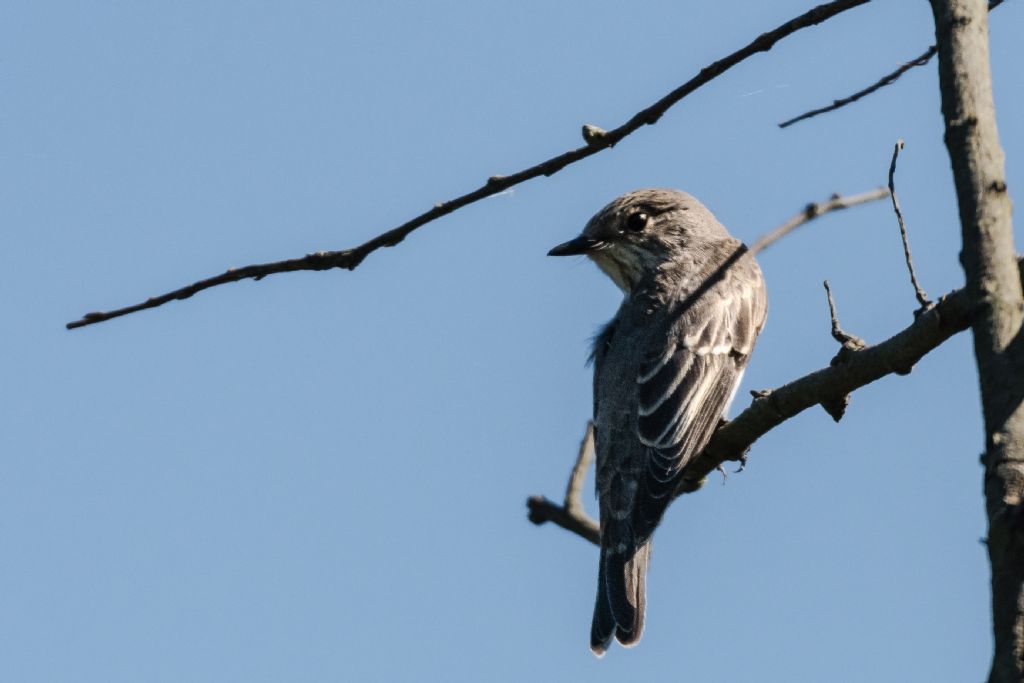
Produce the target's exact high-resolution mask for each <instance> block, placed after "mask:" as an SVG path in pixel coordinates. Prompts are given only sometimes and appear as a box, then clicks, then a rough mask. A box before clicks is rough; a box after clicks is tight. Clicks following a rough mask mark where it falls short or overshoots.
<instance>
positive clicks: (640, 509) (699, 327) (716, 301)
mask: <svg viewBox="0 0 1024 683" xmlns="http://www.w3.org/2000/svg"><path fill="white" fill-rule="evenodd" d="M745 265H746V264H745V263H743V262H740V263H738V264H736V269H737V272H735V273H733V274H729V275H727V276H726V278H725V279H726V282H723V283H722V284H723V285H724V286H719V287H713V288H711V289H709V290H708V291H707V292H705V294H704V295H703V296H701V297H699V298H698V299H697V300H696V301H695V302H693V303H692V304H690V305H689V306H688V307H687V309H686V310H684V311H683V312H682V314H681V315H680V317H679V319H678V321H677V323H676V325H674V326H673V328H672V330H671V331H670V332H669V333H668V337H667V339H665V340H663V343H661V344H659V346H660V352H658V353H655V354H651V355H650V356H649V357H648V358H646V359H645V360H644V362H642V363H641V365H640V371H639V375H638V377H637V383H638V384H639V386H638V396H639V401H638V410H637V413H638V419H637V437H638V439H639V441H640V443H641V444H643V445H644V446H645V447H646V448H645V449H644V452H645V454H646V457H645V460H646V462H645V468H644V469H645V471H644V473H643V475H642V477H641V481H640V482H639V484H640V485H639V487H638V490H637V491H636V497H635V498H634V500H633V503H634V510H633V514H632V515H631V517H632V519H633V524H634V532H635V533H637V534H639V535H641V536H644V535H646V533H649V532H650V531H653V529H654V526H656V525H657V523H658V522H659V521H660V519H661V515H662V514H663V513H664V510H665V508H666V507H667V505H668V503H669V502H670V501H671V497H672V496H671V494H672V492H673V491H674V489H675V487H676V484H677V483H678V480H679V475H680V473H681V472H682V470H683V468H685V467H686V465H687V464H688V463H689V462H690V461H691V460H692V459H693V458H694V457H696V456H697V455H699V454H700V452H701V451H702V450H703V449H704V447H705V446H706V445H707V443H708V441H709V440H710V438H711V435H712V434H713V433H714V430H715V427H716V426H717V425H718V421H719V419H720V418H721V417H722V414H723V413H724V411H725V408H726V406H727V405H728V403H729V400H730V399H731V398H732V395H733V393H734V391H735V390H736V385H737V384H738V383H739V380H740V376H741V375H742V372H743V369H744V367H745V366H746V364H747V359H748V358H749V355H750V352H751V351H752V350H753V346H754V340H755V339H756V337H757V335H758V333H759V332H760V330H761V327H762V326H763V325H764V318H765V313H766V298H765V292H764V284H763V281H762V279H761V277H760V273H759V272H758V271H757V270H756V266H753V267H751V268H749V269H747V268H744V266H745Z"/></svg>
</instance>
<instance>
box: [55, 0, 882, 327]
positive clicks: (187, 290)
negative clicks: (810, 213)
mask: <svg viewBox="0 0 1024 683" xmlns="http://www.w3.org/2000/svg"><path fill="white" fill-rule="evenodd" d="M867 2H868V0H833V2H826V3H824V4H822V5H819V6H817V7H815V8H813V9H811V10H809V11H807V12H805V13H804V14H801V15H800V16H798V17H796V18H794V19H791V20H789V21H787V22H786V23H784V24H782V25H780V26H779V27H777V28H775V29H772V30H771V31H768V32H766V33H763V34H761V35H760V36H758V37H757V38H756V39H755V40H753V41H752V42H750V43H748V44H747V45H746V46H744V47H742V48H740V49H739V50H737V51H735V52H733V53H732V54H730V55H728V56H726V57H723V58H722V59H720V60H718V61H717V62H714V63H712V64H709V65H708V66H706V67H704V68H703V69H701V70H700V72H699V73H698V74H697V75H696V76H694V77H693V78H691V79H690V80H688V81H687V82H686V83H683V84H682V85H680V86H679V87H678V88H676V89H675V90H673V91H672V92H670V93H669V94H667V95H665V96H664V97H662V98H661V99H660V100H658V101H657V102H655V103H654V104H652V105H651V106H649V107H647V108H646V109H643V110H641V111H639V112H637V113H636V114H634V115H633V117H632V118H630V119H629V120H628V121H627V122H626V123H624V124H622V125H621V126H619V127H618V128H613V129H611V130H608V131H604V130H601V129H600V128H597V127H596V126H589V125H588V126H584V130H583V137H584V140H585V141H586V143H587V144H586V145H585V146H583V147H578V148H576V149H573V150H570V151H568V152H564V153H563V154H559V155H558V156H555V157H552V158H550V159H548V160H546V161H542V162H540V163H539V164H536V165H534V166H531V167H529V168H527V169H524V170H522V171H518V172H516V173H513V174H511V175H504V176H492V177H491V178H489V179H488V180H487V182H486V183H484V184H483V185H481V186H480V187H478V188H477V189H475V190H473V191H472V192H469V193H466V194H464V195H461V196H459V197H455V198H454V199H450V200H448V201H445V202H441V203H440V204H435V205H434V207H433V208H431V209H430V210H429V211H425V212H424V213H422V214H420V215H419V216H416V217H415V218H413V219H411V220H409V221H407V222H405V223H403V224H402V225H399V226H398V227H396V228H392V229H391V230H388V231H387V232H384V233H382V234H380V235H378V236H376V237H374V238H373V239H371V240H369V241H368V242H365V243H363V244H361V245H359V246H358V247H354V248H352V249H344V250H341V251H320V252H316V253H315V254H308V255H306V256H303V257H300V258H293V259H289V260H286V261H276V262H273V263H260V264H255V265H251V266H245V267H243V268H232V269H230V270H228V271H226V272H224V273H221V274H220V275H216V276H214V277H210V278H207V279H205V280H199V281H198V282H194V283H192V284H190V285H187V286H185V287H181V288H179V289H176V290H174V291H172V292H167V293H166V294H161V295H159V296H154V297H151V298H149V299H147V300H146V301H143V302H142V303H138V304H135V305H133V306H127V307H125V308H119V309H116V310H112V311H105V312H101V311H94V312H92V313H86V314H85V315H84V316H83V317H82V318H81V319H79V320H75V321H73V322H70V323H68V324H67V328H68V329H69V330H71V329H75V328H78V327H84V326H86V325H93V324H95V323H98V322H103V321H104V320H111V319H112V318H118V317H121V316H123V315H128V314H129V313H134V312H136V311H141V310H145V309H148V308H156V307H157V306H162V305H164V304H166V303H168V302H170V301H174V300H176V299H187V298H189V297H191V296H193V295H194V294H197V293H198V292H201V291H203V290H205V289H210V288H211V287H216V286H218V285H223V284H227V283H229V282H238V281H240V280H246V279H250V278H251V279H253V280H261V279H263V278H265V277H266V276H268V275H274V274H277V273H290V272H294V271H297V270H329V269H331V268H344V269H346V270H353V269H355V268H356V267H357V266H359V264H360V263H362V262H363V259H365V258H366V257H367V256H369V255H370V254H372V253H373V252H375V251H377V250H378V249H380V248H382V247H393V246H395V245H397V244H399V243H400V242H401V241H402V240H404V239H405V238H406V237H408V236H409V234H410V233H412V232H413V231H414V230H416V229H417V228H420V227H422V226H424V225H426V224H427V223H430V222H431V221H434V220H437V219H438V218H441V217H442V216H446V215H448V214H450V213H452V212H453V211H455V210H457V209H461V208H462V207H464V206H467V205H468V204H472V203H473V202H477V201H479V200H481V199H484V198H485V197H490V196H492V195H495V194H498V193H499V192H504V191H505V190H507V189H509V188H510V187H513V186H515V185H519V184H520V183H523V182H526V181H527V180H531V179H533V178H536V177H538V176H542V175H544V176H550V175H554V174H555V173H557V172H558V171H560V170H562V169H563V168H565V167H566V166H568V165H570V164H573V163H576V162H577V161H580V160H582V159H586V158H587V157H590V156H593V155H594V154H597V153H598V152H600V151H603V150H605V149H609V148H611V147H614V146H615V145H616V144H617V143H618V142H619V141H621V140H622V139H623V138H625V137H626V136H628V135H630V134H632V133H635V132H636V131H637V130H639V129H640V128H642V127H643V126H647V125H653V124H655V123H657V122H658V119H660V118H661V117H662V116H663V115H664V114H665V112H667V111H668V110H669V109H671V108H672V107H673V106H675V105H676V104H677V103H678V102H679V101H680V100H682V99H683V98H684V97H686V96H687V95H689V94H691V93H693V92H694V91H695V90H697V89H698V88H700V87H701V86H703V85H705V84H707V83H709V82H710V81H712V80H714V79H715V78H717V77H718V76H721V75H722V74H723V73H725V72H726V71H728V70H729V69H731V68H732V67H734V66H736V65H737V64H739V63H740V62H742V61H744V60H745V59H747V58H748V57H752V56H753V55H755V54H757V53H759V52H767V51H768V50H770V49H772V47H774V45H775V44H776V43H777V42H779V41H780V40H782V39H783V38H785V37H786V36H789V35H791V34H793V33H795V32H797V31H799V30H800V29H803V28H807V27H809V26H814V25H817V24H820V23H821V22H823V21H825V20H827V19H830V18H832V17H834V16H835V15H837V14H839V13H841V12H845V11H846V10H848V9H852V8H854V7H857V6H858V5H863V4H865V3H867Z"/></svg>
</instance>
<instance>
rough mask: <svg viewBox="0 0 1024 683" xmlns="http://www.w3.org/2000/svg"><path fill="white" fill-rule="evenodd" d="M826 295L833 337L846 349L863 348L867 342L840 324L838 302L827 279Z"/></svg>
mask: <svg viewBox="0 0 1024 683" xmlns="http://www.w3.org/2000/svg"><path fill="white" fill-rule="evenodd" d="M824 285H825V296H826V297H827V298H828V313H829V316H830V317H831V318H832V338H833V339H835V340H836V341H837V342H839V343H840V344H842V345H843V348H844V349H850V350H852V351H856V350H858V349H863V348H864V347H865V346H867V344H866V343H865V342H864V340H863V339H861V338H860V337H858V336H856V335H853V334H850V333H849V332H844V331H843V328H842V327H840V326H839V316H838V315H837V314H836V302H835V300H834V299H833V298H832V288H831V287H829V285H828V280H825V282H824Z"/></svg>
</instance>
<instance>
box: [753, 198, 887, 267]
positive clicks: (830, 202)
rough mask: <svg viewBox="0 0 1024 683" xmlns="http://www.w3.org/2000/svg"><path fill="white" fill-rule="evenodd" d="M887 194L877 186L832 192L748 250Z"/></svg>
mask: <svg viewBox="0 0 1024 683" xmlns="http://www.w3.org/2000/svg"><path fill="white" fill-rule="evenodd" d="M888 196H889V190H887V189H886V188H884V187H879V188H877V189H874V190H871V191H869V192H862V193H861V194H855V195H850V196H849V197H842V196H840V195H838V194H834V195H832V196H831V197H829V198H828V199H827V200H826V201H824V202H812V203H810V204H808V205H807V206H806V207H804V210H803V211H801V212H800V213H798V214H796V215H794V216H793V217H792V218H790V219H789V220H788V221H786V222H785V223H783V224H782V225H780V226H779V227H777V228H775V229H774V230H771V231H770V232H767V233H765V234H764V235H761V237H759V238H758V239H757V241H756V242H754V244H753V246H751V247H750V250H751V251H752V252H754V253H755V254H757V253H759V252H762V251H764V250H765V249H767V248H768V247H770V246H771V245H772V244H774V243H775V242H777V241H778V240H780V239H781V238H783V237H785V236H786V235H788V234H789V233H791V232H793V231H794V230H796V229H797V228H799V227H800V226H801V225H803V224H805V223H809V222H810V221H812V220H814V219H815V218H818V217H819V216H823V215H825V214H826V213H831V212H832V211H840V210H842V209H848V208H850V207H851V206H857V205H858V204H867V203H868V202H874V201H878V200H879V199H885V198H886V197H888Z"/></svg>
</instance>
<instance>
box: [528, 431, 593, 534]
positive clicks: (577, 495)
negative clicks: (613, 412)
mask: <svg viewBox="0 0 1024 683" xmlns="http://www.w3.org/2000/svg"><path fill="white" fill-rule="evenodd" d="M593 461H594V423H593V422H591V421H589V420H588V421H587V431H586V433H585V434H584V435H583V440H582V441H581V442H580V450H579V454H578V455H577V456H576V464H575V465H573V468H572V473H571V474H570V475H569V485H568V486H567V487H566V489H565V500H564V501H563V502H562V504H561V505H558V504H556V503H552V502H551V501H549V500H548V499H547V498H545V497H544V496H533V497H532V498H530V499H529V500H527V501H526V506H527V507H528V508H529V509H530V513H529V519H530V521H531V522H533V523H534V524H537V525H540V524H544V523H545V522H554V523H555V524H557V525H558V526H560V527H562V528H564V529H568V530H569V531H572V532H573V533H575V534H579V535H581V536H583V537H584V538H587V539H588V540H590V541H592V542H594V543H599V542H600V540H601V531H600V527H599V525H598V523H597V522H596V521H594V520H593V519H592V518H591V517H590V515H588V514H587V513H586V511H585V510H584V509H583V480H584V478H585V477H586V474H587V469H588V468H589V467H590V463H592V462H593Z"/></svg>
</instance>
